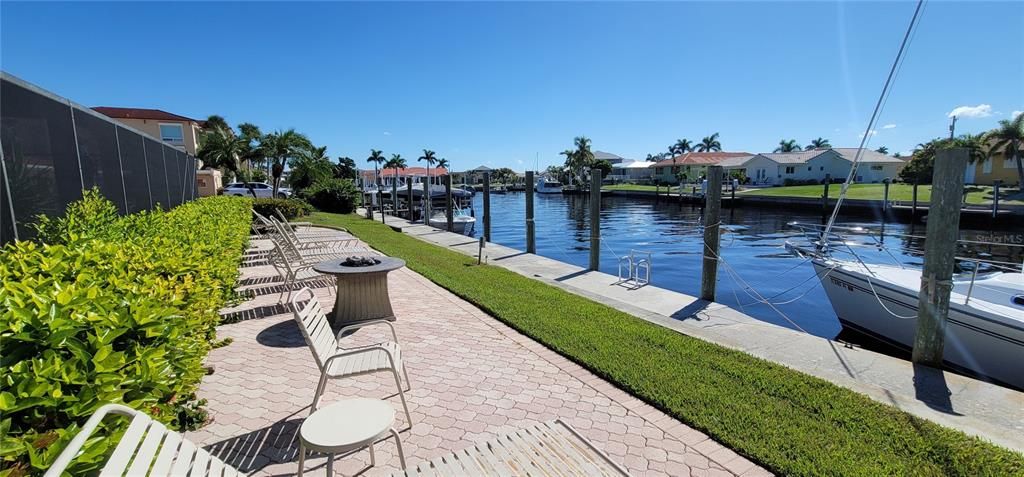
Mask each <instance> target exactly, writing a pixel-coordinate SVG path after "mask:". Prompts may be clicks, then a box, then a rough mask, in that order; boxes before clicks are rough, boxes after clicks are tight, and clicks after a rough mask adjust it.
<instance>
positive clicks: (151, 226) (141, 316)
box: [0, 192, 251, 477]
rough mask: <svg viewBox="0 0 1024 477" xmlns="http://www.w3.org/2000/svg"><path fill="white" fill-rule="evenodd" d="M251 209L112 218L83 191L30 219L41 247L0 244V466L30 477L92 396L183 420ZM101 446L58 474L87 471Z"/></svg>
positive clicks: (89, 406)
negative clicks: (47, 215)
mask: <svg viewBox="0 0 1024 477" xmlns="http://www.w3.org/2000/svg"><path fill="white" fill-rule="evenodd" d="M250 207H251V201H250V200H249V199H246V198H241V197H223V196H222V197H211V198H206V199H201V200H198V201H194V202H190V203H187V204H183V205H181V206H179V207H177V208H175V209H173V210H171V211H169V212H164V211H154V212H143V213H140V214H134V215H130V216H126V217H118V216H117V214H116V208H115V207H114V205H113V204H111V203H110V202H108V201H106V200H105V199H103V198H102V197H100V196H99V194H98V193H96V192H88V193H87V194H86V197H85V198H84V199H83V200H82V201H79V202H77V203H75V204H72V205H71V206H69V207H68V210H67V213H66V215H65V216H64V217H62V218H60V219H55V220H51V219H44V220H42V221H41V223H40V225H39V239H40V242H41V243H37V242H29V241H22V242H17V243H13V244H9V245H7V246H6V247H5V248H4V249H3V251H2V252H0V283H2V288H0V353H2V354H0V416H2V417H0V459H2V460H0V476H4V477H6V476H13V475H38V474H41V473H42V471H44V470H45V469H46V468H48V466H49V464H50V463H51V462H53V460H54V459H55V458H56V456H57V455H58V454H59V453H60V451H61V450H62V449H63V448H64V447H65V446H66V445H67V443H68V441H70V439H71V438H72V437H73V436H74V435H75V433H76V432H77V431H78V429H79V426H80V425H81V424H83V423H84V422H85V420H86V419H87V418H88V417H89V415H90V414H92V412H93V411H94V410H96V409H97V408H98V407H99V406H100V405H102V404H104V403H108V402H117V403H124V404H126V405H128V406H131V407H133V408H136V409H140V410H144V411H146V412H148V413H150V414H151V415H153V416H154V417H156V418H157V419H159V420H161V421H163V422H165V423H168V424H171V425H172V426H175V427H178V428H180V427H187V426H188V425H189V422H186V421H189V420H190V419H191V414H192V413H195V411H196V407H197V402H196V398H195V394H194V393H195V390H196V388H197V387H198V385H199V382H200V380H201V379H202V376H203V374H204V372H203V367H202V361H203V359H204V358H205V356H206V354H207V353H208V352H209V350H210V346H211V341H212V340H213V339H214V332H215V328H214V327H215V326H216V324H217V321H218V314H217V311H218V310H219V309H220V308H221V307H222V306H223V305H224V304H225V303H226V301H227V300H229V299H231V298H232V297H233V293H234V292H233V288H234V284H235V282H236V280H237V277H238V265H239V263H240V261H241V256H242V252H243V251H244V249H245V246H246V243H247V240H248V230H249V223H250V221H251V212H250ZM110 431H113V432H117V429H111V430H110ZM109 442H110V441H109V440H102V439H94V440H93V441H92V442H90V443H89V445H88V446H87V447H86V448H85V453H84V454H83V455H82V456H81V457H80V458H78V459H77V462H76V464H75V465H76V466H75V467H73V468H72V469H70V473H71V474H72V475H84V474H87V473H89V472H90V471H94V470H95V469H96V468H97V467H98V466H99V465H101V464H102V462H103V460H104V459H105V456H106V455H107V454H109V452H110V451H112V450H113V449H112V447H111V446H110V445H109Z"/></svg>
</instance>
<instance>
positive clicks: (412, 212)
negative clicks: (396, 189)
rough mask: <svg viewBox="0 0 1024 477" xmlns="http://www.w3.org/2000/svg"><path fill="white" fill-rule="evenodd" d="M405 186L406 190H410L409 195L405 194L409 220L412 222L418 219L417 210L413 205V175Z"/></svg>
mask: <svg viewBox="0 0 1024 477" xmlns="http://www.w3.org/2000/svg"><path fill="white" fill-rule="evenodd" d="M405 188H406V192H408V195H406V196H405V207H406V208H407V209H409V221H410V222H412V221H413V220H416V210H415V207H413V203H414V202H413V201H412V177H409V178H408V179H406V181H405Z"/></svg>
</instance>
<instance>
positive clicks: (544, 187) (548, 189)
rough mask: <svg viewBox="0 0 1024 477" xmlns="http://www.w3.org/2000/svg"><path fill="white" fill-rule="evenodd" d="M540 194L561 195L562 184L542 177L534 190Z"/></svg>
mask: <svg viewBox="0 0 1024 477" xmlns="http://www.w3.org/2000/svg"><path fill="white" fill-rule="evenodd" d="M534 190H536V191H537V193H538V194H561V193H562V183H561V182H558V181H556V180H554V179H549V178H547V177H541V178H540V180H538V181H537V185H536V187H535V188H534Z"/></svg>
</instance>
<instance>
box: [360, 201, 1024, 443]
mask: <svg viewBox="0 0 1024 477" xmlns="http://www.w3.org/2000/svg"><path fill="white" fill-rule="evenodd" d="M378 220H379V219H378ZM386 223H387V224H388V225H389V226H391V227H392V228H393V229H394V230H396V231H399V232H401V233H405V234H408V235H410V236H412V237H415V238H417V239H420V240H423V241H424V242H428V243H432V244H435V245H439V246H442V247H445V248H448V249H451V250H453V251H456V252H459V253H463V254H465V255H469V256H473V257H475V256H477V252H478V242H477V241H476V240H473V239H471V238H468V237H466V236H464V235H459V234H453V233H449V232H445V231H442V230H439V229H436V228H433V227H428V226H424V225H422V224H414V223H410V222H408V221H406V220H404V219H399V218H394V217H387V219H386ZM482 260H483V261H485V262H486V263H488V264H490V265H495V266H499V267H502V268H505V269H508V270H510V271H513V272H515V273H518V274H520V275H523V276H526V277H529V278H531V279H534V280H538V281H541V282H544V283H547V284H550V285H552V286H556V287H559V288H562V289H564V290H566V291H569V292H571V293H574V294H577V295H580V296H583V297H586V298H589V299H592V300H594V301H597V302H599V303H602V304H605V305H607V306H610V307H612V308H615V309H618V310H620V311H623V312H625V313H629V314H631V315H633V316H636V317H639V318H641V319H644V320H646V321H649V322H651V323H654V324H657V325H659V326H663V327H666V328H669V329H672V330H675V331H678V332H680V333H683V334H686V335H690V336H694V337H696V338H700V339H703V340H705V341H710V342H713V343H716V344H719V345H722V346H726V347H728V348H732V349H736V350H739V351H743V352H745V353H748V354H750V355H752V356H756V357H758V358H762V359H765V360H768V361H772V362H775V363H778V364H780V365H783V366H786V367H789V368H791V369H794V370H797V371H801V372H804V373H807V374H810V375H813V376H816V377H819V378H822V379H825V380H827V381H830V382H832V383H834V384H837V385H839V386H843V387H846V388H848V389H851V390H853V391H856V392H859V393H861V394H864V395H867V396H868V397H870V398H872V399H874V400H876V401H879V402H882V403H885V404H890V405H893V406H895V407H897V408H899V409H901V410H904V411H906V412H908V413H911V414H913V415H916V416H918V417H921V418H924V419H928V420H931V421H933V422H936V423H939V424H942V425H945V426H948V427H951V428H955V429H959V430H962V431H963V432H966V433H967V434H971V435H975V436H978V437H981V438H983V439H985V440H988V441H991V442H993V443H996V444H999V445H1002V446H1006V447H1009V448H1011V449H1015V450H1018V451H1024V393H1022V392H1019V391H1014V390H1011V389H1008V388H1004V387H1001V386H997V385H994V384H990V383H985V382H982V381H978V380H975V379H971V378H968V377H964V376H961V375H958V374H955V373H951V372H945V371H938V370H934V369H930V368H921V367H915V366H914V365H913V364H911V363H910V362H908V361H905V360H902V359H898V358H894V357H891V356H887V355H884V354H879V353H875V352H872V351H869V350H865V349H861V348H857V347H853V346H850V345H848V344H846V343H841V342H837V341H832V340H828V339H824V338H820V337H816V336H812V335H809V334H805V333H801V332H799V331H795V330H791V329H788V328H783V327H780V326H776V325H772V324H769V323H766V322H763V321H759V320H757V319H754V318H752V317H750V316H747V315H745V314H743V313H741V312H739V311H737V310H735V309H732V308H729V307H727V306H724V305H721V304H719V303H713V302H706V301H702V300H699V299H697V298H695V297H692V296H689V295H685V294H682V293H678V292H674V291H671V290H666V289H662V288H658V287H654V286H645V287H641V288H638V289H631V288H628V287H624V286H622V285H620V284H618V283H617V277H615V276H612V275H608V274H605V273H600V272H592V271H587V270H586V269H583V268H581V267H577V266H575V265H570V264H567V263H564V262H560V261H557V260H553V259H549V258H546V257H542V256H539V255H533V254H527V253H525V252H523V251H521V250H516V249H513V248H509V247H505V246H502V245H498V244H495V243H487V244H486V247H485V248H484V251H483V257H482Z"/></svg>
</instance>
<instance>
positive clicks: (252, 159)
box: [238, 123, 270, 174]
mask: <svg viewBox="0 0 1024 477" xmlns="http://www.w3.org/2000/svg"><path fill="white" fill-rule="evenodd" d="M238 131H239V132H240V133H241V135H242V139H245V143H246V145H247V146H248V147H247V148H246V151H245V153H244V154H243V155H242V160H243V161H245V162H246V163H248V164H255V165H256V167H267V164H266V163H267V157H266V156H264V155H263V152H262V150H261V149H260V147H259V145H260V140H261V139H262V138H263V132H261V131H260V128H259V126H256V125H255V124H252V123H242V124H239V125H238ZM267 174H270V169H267Z"/></svg>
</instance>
